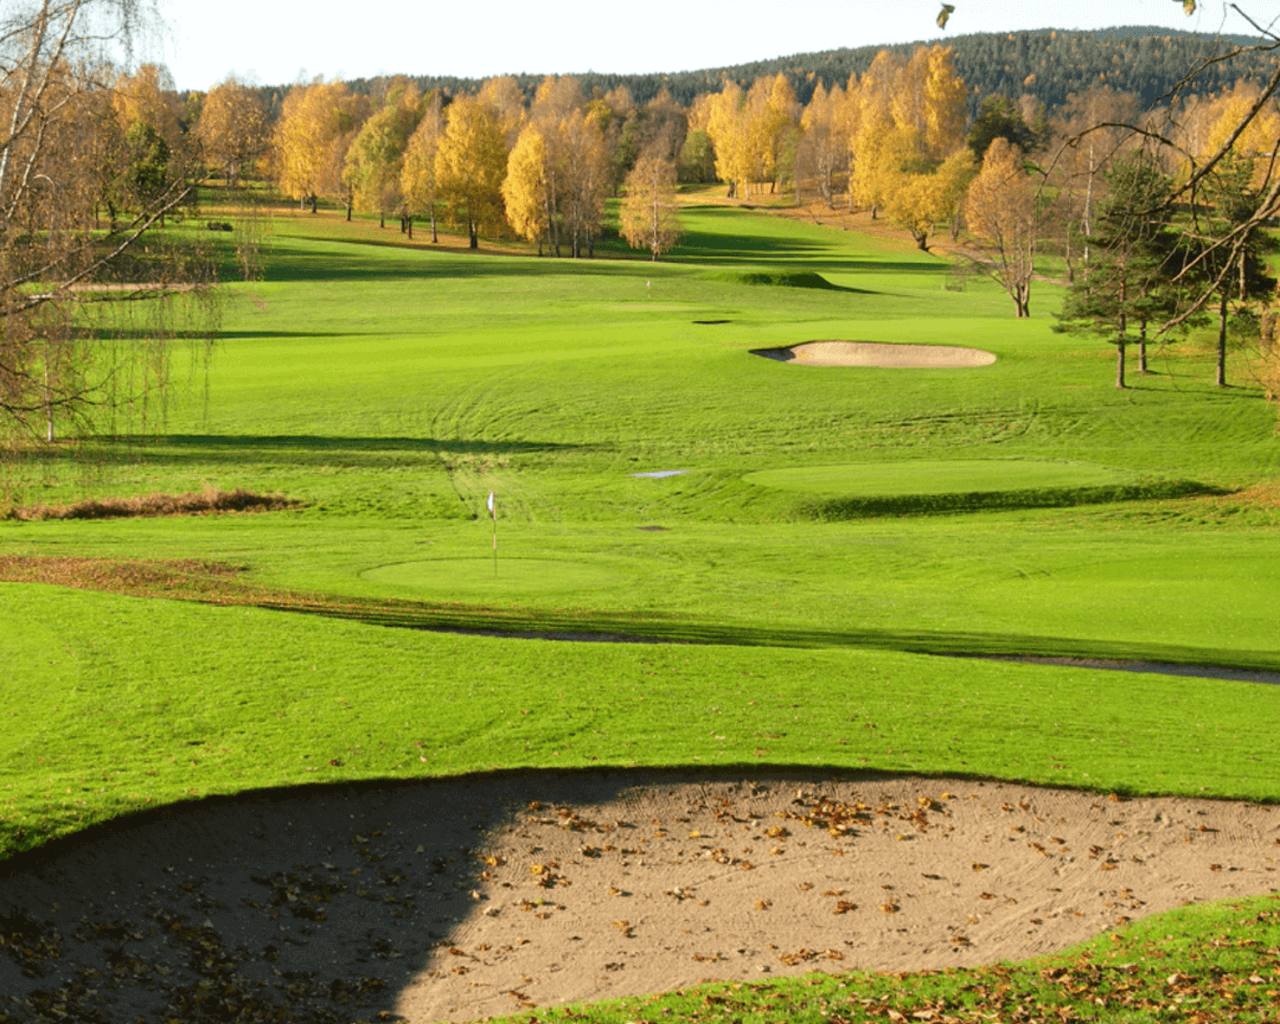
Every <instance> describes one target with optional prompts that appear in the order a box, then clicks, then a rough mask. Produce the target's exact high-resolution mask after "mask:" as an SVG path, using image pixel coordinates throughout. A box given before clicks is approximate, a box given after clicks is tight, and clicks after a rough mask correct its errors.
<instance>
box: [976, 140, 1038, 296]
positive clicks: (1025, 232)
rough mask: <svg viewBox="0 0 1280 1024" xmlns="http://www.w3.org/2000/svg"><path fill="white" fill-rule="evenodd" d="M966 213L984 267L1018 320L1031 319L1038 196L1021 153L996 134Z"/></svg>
mask: <svg viewBox="0 0 1280 1024" xmlns="http://www.w3.org/2000/svg"><path fill="white" fill-rule="evenodd" d="M965 211H966V214H967V216H968V220H969V227H970V229H971V230H972V232H973V234H974V236H975V239H976V240H977V241H978V243H979V245H980V247H981V248H982V250H983V254H984V256H985V257H986V260H985V265H984V266H985V269H986V270H988V271H989V272H990V273H991V275H992V276H993V277H995V279H996V280H997V281H999V282H1000V283H1001V284H1002V285H1003V286H1004V289H1005V291H1006V292H1008V293H1009V298H1011V299H1012V300H1013V305H1014V309H1015V310H1016V311H1017V315H1018V316H1019V317H1026V316H1030V315H1031V279H1032V276H1033V275H1034V274H1035V257H1036V241H1037V239H1038V237H1039V232H1038V230H1037V224H1036V197H1035V190H1034V188H1033V187H1032V184H1031V181H1030V179H1029V178H1028V177H1027V172H1026V169H1025V167H1024V166H1023V159H1022V151H1021V150H1020V149H1018V147H1017V146H1015V145H1013V143H1011V142H1009V140H1008V139H1005V138H1002V137H999V136H997V137H996V138H995V139H994V140H993V141H992V143H991V145H990V147H989V148H988V149H987V152H986V155H985V156H984V157H983V160H982V170H981V171H979V172H978V176H977V177H976V178H974V180H973V184H971V185H970V186H969V193H968V197H967V199H966V202H965Z"/></svg>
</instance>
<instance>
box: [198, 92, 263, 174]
mask: <svg viewBox="0 0 1280 1024" xmlns="http://www.w3.org/2000/svg"><path fill="white" fill-rule="evenodd" d="M196 137H197V138H199V140H200V144H201V146H202V147H203V148H204V154H205V157H206V159H209V160H212V161H213V162H214V163H215V164H216V165H217V166H218V167H220V168H222V171H223V173H224V174H225V175H226V176H227V179H228V180H229V181H230V183H231V184H232V185H233V186H234V185H235V184H236V183H237V182H238V180H239V178H240V174H241V173H242V171H243V170H244V168H245V167H246V166H247V165H248V164H251V163H253V162H254V161H255V160H257V159H258V158H259V157H260V156H262V154H263V153H264V152H265V150H266V147H267V141H268V134H267V111H266V106H265V105H264V104H263V102H262V98H261V97H260V96H259V94H258V92H257V91H256V90H254V89H250V88H249V87H248V86H247V85H245V84H244V83H242V82H241V81H239V79H237V78H236V77H235V76H234V75H232V76H230V77H228V78H227V79H226V80H225V81H223V82H221V83H219V84H218V85H215V86H214V87H213V88H212V89H210V90H209V95H208V96H206V97H205V98H204V102H203V103H202V104H201V107H200V120H199V121H197V122H196Z"/></svg>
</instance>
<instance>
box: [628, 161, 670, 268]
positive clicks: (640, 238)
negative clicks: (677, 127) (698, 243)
mask: <svg viewBox="0 0 1280 1024" xmlns="http://www.w3.org/2000/svg"><path fill="white" fill-rule="evenodd" d="M675 196H676V165H675V161H673V160H672V159H671V158H670V157H667V156H664V155H663V154H662V153H659V152H657V151H655V150H648V151H646V152H645V153H642V154H641V155H640V159H639V160H637V161H636V165H635V167H634V168H632V170H631V173H630V174H628V175H627V192H626V195H625V196H624V197H623V200H622V208H621V211H620V215H619V219H620V221H621V228H622V237H623V238H625V239H626V240H627V244H628V245H630V246H631V248H633V249H648V250H649V252H650V253H651V254H652V257H653V259H655V260H656V259H657V258H658V256H659V255H661V254H662V253H664V252H670V251H671V249H672V248H673V247H674V246H675V244H676V243H677V242H678V241H679V240H680V235H681V226H680V217H679V214H678V213H677V212H676V202H675Z"/></svg>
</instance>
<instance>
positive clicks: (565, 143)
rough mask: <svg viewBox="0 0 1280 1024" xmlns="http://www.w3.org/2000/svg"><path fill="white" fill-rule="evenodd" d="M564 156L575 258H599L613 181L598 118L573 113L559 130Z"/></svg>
mask: <svg viewBox="0 0 1280 1024" xmlns="http://www.w3.org/2000/svg"><path fill="white" fill-rule="evenodd" d="M557 135H558V137H559V143H560V145H559V148H560V151H561V153H562V154H563V155H564V161H565V174H564V206H563V215H564V219H565V227H566V229H567V231H568V233H569V239H570V245H571V247H572V251H573V255H574V257H575V258H577V257H579V256H581V255H582V249H583V245H584V243H585V245H586V248H587V254H588V255H589V256H594V255H595V240H596V236H597V235H598V234H599V232H600V225H601V223H602V222H603V220H604V200H605V193H606V192H607V191H608V184H609V181H610V178H611V167H610V162H609V148H608V146H607V145H606V144H605V135H604V129H603V127H602V124H601V118H600V116H598V115H593V114H587V113H585V112H584V111H582V110H573V111H570V112H569V115H568V116H567V117H565V118H564V119H563V120H562V121H561V122H560V124H559V126H558V128H557Z"/></svg>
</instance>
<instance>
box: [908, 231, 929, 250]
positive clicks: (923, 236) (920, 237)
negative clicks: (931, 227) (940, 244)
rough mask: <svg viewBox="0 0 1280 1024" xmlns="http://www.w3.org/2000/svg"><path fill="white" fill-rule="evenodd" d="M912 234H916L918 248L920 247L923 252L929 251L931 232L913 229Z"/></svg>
mask: <svg viewBox="0 0 1280 1024" xmlns="http://www.w3.org/2000/svg"><path fill="white" fill-rule="evenodd" d="M911 234H912V235H914V236H915V240H916V248H917V249H919V250H920V251H921V252H928V251H929V232H927V231H913V232H911Z"/></svg>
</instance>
